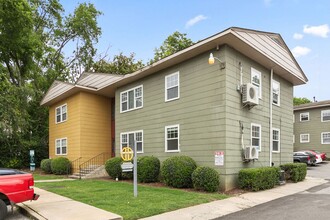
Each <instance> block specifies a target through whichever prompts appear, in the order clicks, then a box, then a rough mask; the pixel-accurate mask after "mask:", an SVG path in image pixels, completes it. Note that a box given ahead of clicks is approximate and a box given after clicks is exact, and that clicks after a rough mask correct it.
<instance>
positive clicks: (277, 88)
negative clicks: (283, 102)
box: [273, 80, 280, 106]
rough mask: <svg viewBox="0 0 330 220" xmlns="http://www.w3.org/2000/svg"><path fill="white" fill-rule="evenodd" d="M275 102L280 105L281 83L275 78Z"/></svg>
mask: <svg viewBox="0 0 330 220" xmlns="http://www.w3.org/2000/svg"><path fill="white" fill-rule="evenodd" d="M273 104H274V105H278V106H280V83H279V82H277V81H275V80H273Z"/></svg>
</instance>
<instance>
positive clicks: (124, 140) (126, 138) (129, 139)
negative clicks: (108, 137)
mask: <svg viewBox="0 0 330 220" xmlns="http://www.w3.org/2000/svg"><path fill="white" fill-rule="evenodd" d="M120 137H121V140H120V142H121V143H120V149H123V148H124V147H127V146H128V147H130V148H132V149H133V150H134V140H136V152H137V153H143V131H132V132H126V133H121V134H120Z"/></svg>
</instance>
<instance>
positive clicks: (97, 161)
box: [79, 153, 111, 179]
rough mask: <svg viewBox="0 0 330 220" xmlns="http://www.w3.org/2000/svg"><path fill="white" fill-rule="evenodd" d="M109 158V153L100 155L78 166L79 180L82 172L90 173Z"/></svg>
mask: <svg viewBox="0 0 330 220" xmlns="http://www.w3.org/2000/svg"><path fill="white" fill-rule="evenodd" d="M110 157H111V154H110V153H101V154H99V155H96V156H95V157H93V158H91V159H89V160H87V161H85V162H83V163H81V164H80V165H79V179H81V173H82V170H84V171H87V172H91V171H93V170H95V169H97V168H99V167H100V166H102V165H104V164H105V162H106V161H107V160H108V159H109V158H110Z"/></svg>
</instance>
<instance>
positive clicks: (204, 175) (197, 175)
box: [191, 167, 220, 192]
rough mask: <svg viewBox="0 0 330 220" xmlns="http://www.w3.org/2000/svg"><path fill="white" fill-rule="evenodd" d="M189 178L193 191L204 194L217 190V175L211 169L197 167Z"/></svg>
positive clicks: (218, 183)
mask: <svg viewBox="0 0 330 220" xmlns="http://www.w3.org/2000/svg"><path fill="white" fill-rule="evenodd" d="M191 177H192V182H193V186H194V189H197V190H203V191H206V192H216V191H218V190H219V185H220V177H219V173H218V172H217V171H216V170H215V169H213V168H211V167H197V168H196V170H195V171H194V172H193V174H192V176H191Z"/></svg>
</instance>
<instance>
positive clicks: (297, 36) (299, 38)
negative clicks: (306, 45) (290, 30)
mask: <svg viewBox="0 0 330 220" xmlns="http://www.w3.org/2000/svg"><path fill="white" fill-rule="evenodd" d="M303 37H304V35H302V34H298V33H294V35H293V39H296V40H301V39H302V38H303Z"/></svg>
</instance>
